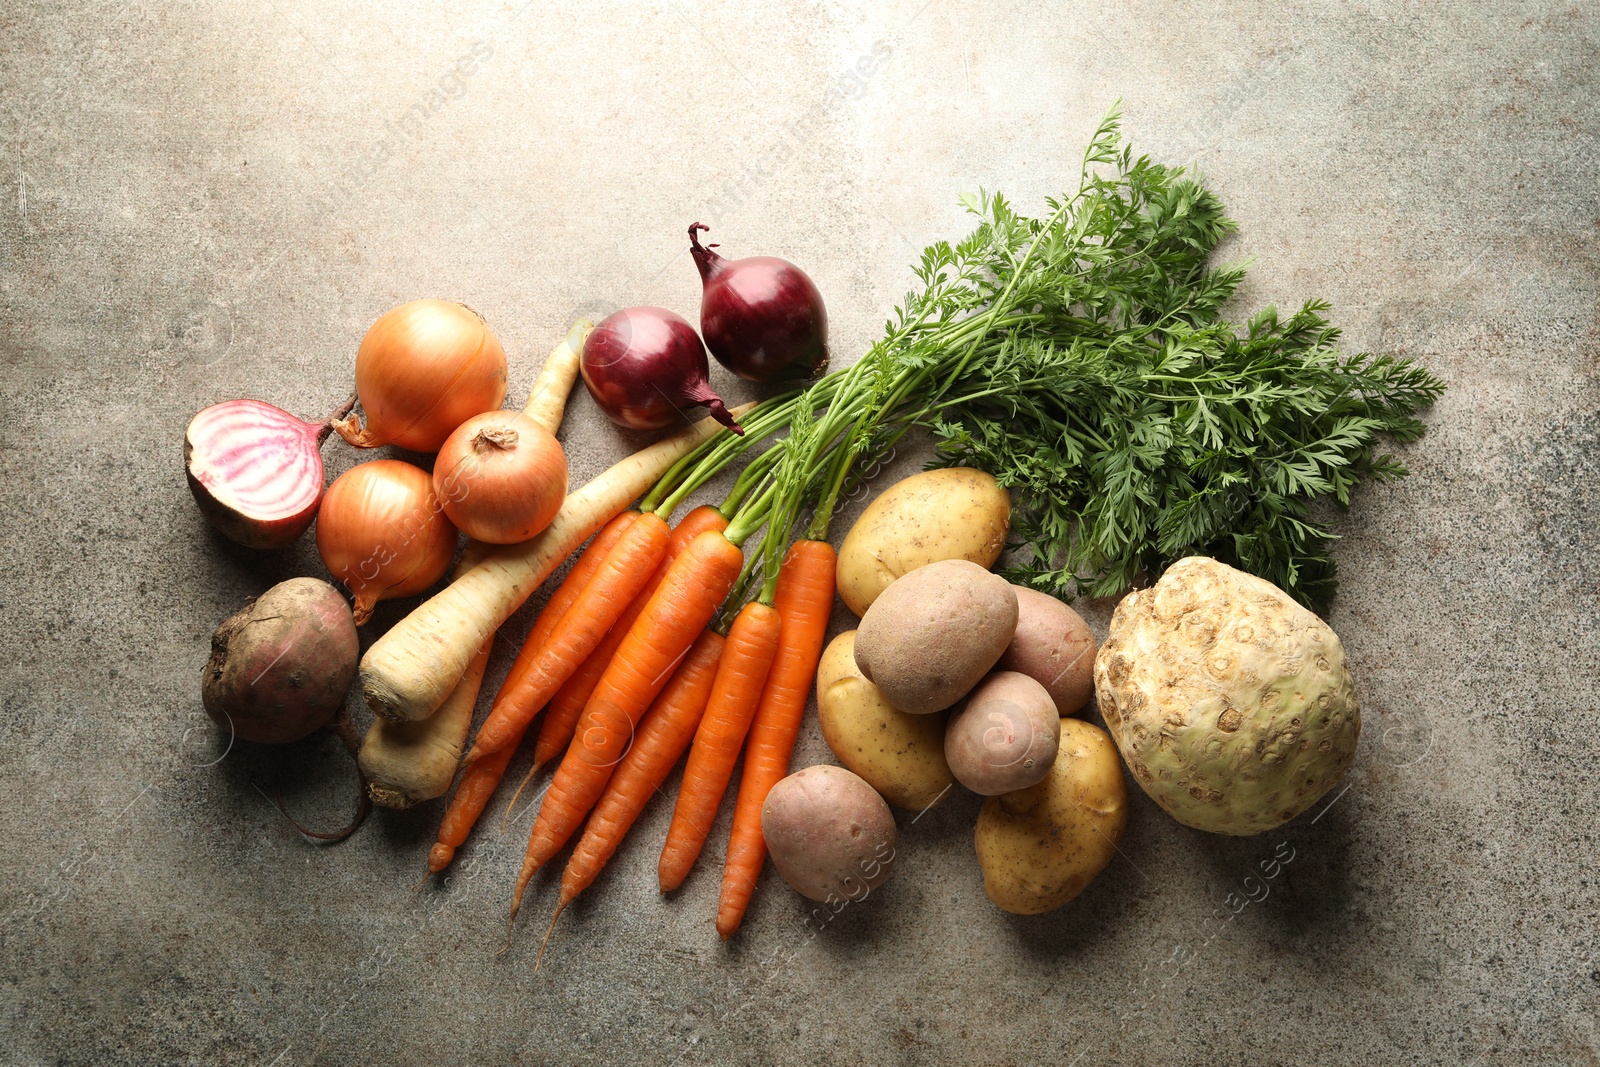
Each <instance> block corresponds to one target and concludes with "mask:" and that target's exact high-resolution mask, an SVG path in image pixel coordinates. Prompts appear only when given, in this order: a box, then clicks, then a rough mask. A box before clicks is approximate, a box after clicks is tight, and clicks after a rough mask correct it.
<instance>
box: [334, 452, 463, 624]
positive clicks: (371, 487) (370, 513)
mask: <svg viewBox="0 0 1600 1067" xmlns="http://www.w3.org/2000/svg"><path fill="white" fill-rule="evenodd" d="M455 550H456V528H455V526H454V525H452V524H451V522H450V520H449V519H448V518H446V517H445V514H444V510H443V508H442V507H441V506H440V504H439V498H438V497H437V496H435V495H434V492H433V479H432V477H430V476H429V474H428V472H427V471H425V470H423V469H422V468H421V467H418V466H415V465H413V464H410V463H406V462H403V461H402V460H398V459H377V460H373V461H371V462H370V463H361V464H358V465H356V466H354V467H351V468H350V469H349V470H347V471H345V472H344V473H343V474H341V475H340V476H339V477H338V478H336V479H334V483H333V484H332V485H330V486H329V487H328V492H327V495H326V496H324V497H323V501H322V508H321V510H320V511H319V512H318V514H317V551H318V553H320V554H321V556H322V563H323V565H324V566H326V567H327V568H328V571H329V572H330V573H331V574H332V575H333V576H334V577H335V578H337V579H339V581H341V582H343V583H344V585H345V588H347V589H349V590H350V595H351V596H352V597H354V599H355V619H356V625H357V626H361V625H363V624H365V623H366V621H367V620H368V619H369V618H371V617H372V609H373V607H374V606H375V605H376V604H377V603H378V601H380V600H389V599H391V598H393V597H401V596H410V595H411V594H413V593H420V592H422V591H423V590H424V589H426V588H428V587H429V586H430V585H432V584H433V583H434V582H437V581H438V580H439V579H440V578H442V577H444V572H445V571H446V570H448V569H449V567H450V559H451V557H452V556H454V555H455Z"/></svg>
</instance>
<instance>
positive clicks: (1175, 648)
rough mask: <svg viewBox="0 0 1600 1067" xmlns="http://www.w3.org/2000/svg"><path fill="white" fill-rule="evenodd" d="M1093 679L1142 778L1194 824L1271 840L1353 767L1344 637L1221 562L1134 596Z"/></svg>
mask: <svg viewBox="0 0 1600 1067" xmlns="http://www.w3.org/2000/svg"><path fill="white" fill-rule="evenodd" d="M1094 676H1095V695H1096V699H1097V700H1098V701H1099V704H1100V714H1101V715H1102V716H1104V718H1105V720H1106V726H1107V727H1108V728H1109V729H1110V731H1111V736H1112V737H1114V738H1115V739H1116V742H1117V747H1118V748H1120V749H1121V750H1122V758H1123V759H1125V760H1127V762H1128V769H1129V770H1130V771H1132V772H1133V777H1134V781H1136V782H1138V783H1139V785H1140V786H1141V787H1142V788H1143V789H1144V791H1145V792H1146V793H1149V794H1150V798H1151V799H1152V800H1154V801H1155V802H1156V803H1157V804H1160V805H1161V806H1162V807H1163V808H1164V809H1166V811H1167V813H1168V814H1169V815H1171V816H1172V817H1173V818H1175V819H1177V820H1178V821H1179V822H1181V823H1183V824H1184V825H1185V826H1192V827H1194V828H1196V829H1198V830H1209V831H1211V832H1212V833H1218V834H1234V835H1239V836H1243V835H1246V834H1258V833H1261V832H1262V831H1264V830H1270V829H1272V828H1273V827H1275V826H1279V825H1281V824H1283V823H1286V822H1288V821H1289V820H1290V819H1292V818H1294V817H1295V816H1296V815H1298V814H1300V813H1301V812H1302V811H1305V810H1306V809H1307V808H1309V807H1310V806H1311V805H1313V804H1315V803H1316V802H1317V801H1318V800H1319V799H1320V798H1321V797H1322V796H1323V795H1324V794H1326V793H1327V792H1328V790H1330V789H1332V788H1333V786H1334V783H1336V782H1338V780H1339V779H1340V777H1341V776H1343V774H1344V772H1345V771H1346V770H1347V769H1348V768H1349V766H1350V762H1351V760H1353V759H1354V758H1355V753H1356V740H1357V738H1358V737H1359V736H1360V734H1361V709H1360V707H1359V705H1358V703H1357V701H1356V689H1355V681H1354V680H1353V679H1352V678H1351V677H1350V670H1349V668H1348V667H1347V666H1346V665H1345V658H1344V647H1343V646H1342V645H1341V644H1340V643H1339V638H1338V635H1336V634H1335V633H1334V632H1333V630H1332V629H1331V628H1329V626H1328V624H1327V623H1325V622H1323V621H1322V620H1321V619H1319V618H1317V617H1316V616H1315V615H1313V614H1312V613H1311V612H1309V611H1307V610H1306V609H1305V608H1303V607H1301V606H1300V605H1299V604H1297V603H1295V602H1294V600H1292V599H1290V597H1289V595H1288V594H1287V593H1285V592H1283V590H1281V589H1279V588H1278V587H1277V586H1275V585H1273V584H1272V583H1271V582H1268V581H1265V580H1263V579H1261V578H1257V577H1256V576H1254V575H1252V574H1246V573H1244V572H1243V571H1240V570H1235V569H1234V568H1232V567H1230V566H1228V565H1227V564H1225V563H1221V562H1218V561H1217V560H1214V559H1208V558H1206V557H1204V556H1190V557H1189V558H1187V559H1181V560H1179V561H1178V562H1176V563H1174V564H1173V565H1172V566H1170V567H1168V568H1167V570H1166V573H1165V574H1163V575H1162V576H1161V580H1160V581H1158V582H1156V584H1155V585H1154V586H1152V587H1150V588H1149V589H1141V590H1139V591H1137V592H1134V593H1129V594H1128V595H1127V596H1126V597H1124V598H1123V600H1122V603H1120V604H1118V605H1117V610H1116V613H1115V614H1114V615H1113V616H1112V618H1111V633H1110V636H1109V637H1108V638H1107V640H1106V643H1105V645H1104V646H1103V647H1102V648H1101V649H1100V654H1099V656H1098V657H1096V660H1095V669H1094Z"/></svg>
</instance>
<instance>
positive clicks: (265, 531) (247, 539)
mask: <svg viewBox="0 0 1600 1067" xmlns="http://www.w3.org/2000/svg"><path fill="white" fill-rule="evenodd" d="M322 436H323V426H321V425H318V424H316V423H309V422H306V421H305V420H303V419H298V418H295V417H294V416H293V415H291V414H289V413H288V412H287V411H284V410H283V409H282V408H279V407H274V406H273V405H271V404H268V403H265V402H263V401H260V400H225V401H223V402H222V403H220V404H212V405H211V406H210V407H208V408H205V409H203V410H202V411H200V412H199V413H198V414H197V415H195V417H194V418H193V419H190V420H189V427H188V429H187V430H186V431H185V433H184V437H183V462H184V469H185V473H186V475H187V478H188V482H189V491H190V492H192V493H193V494H194V499H195V503H197V504H198V505H200V514H202V515H203V516H205V519H206V521H207V522H209V523H210V524H211V525H212V526H214V527H216V528H217V529H218V530H220V531H221V532H222V533H223V534H224V535H226V536H227V537H228V538H229V539H230V540H232V541H237V542H238V543H239V544H241V545H244V546H246V547H248V548H264V549H270V548H282V547H283V546H284V545H287V544H289V543H290V542H291V541H293V540H294V539H295V538H297V537H299V536H300V535H301V534H303V533H305V532H306V528H307V527H309V526H310V525H311V520H312V519H314V518H316V516H317V505H318V504H320V503H321V502H322V491H323V487H324V485H325V484H326V476H325V475H324V473H323V467H322V452H321V451H320V446H321V439H322Z"/></svg>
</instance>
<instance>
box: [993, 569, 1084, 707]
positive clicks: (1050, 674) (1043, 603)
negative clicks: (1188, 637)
mask: <svg viewBox="0 0 1600 1067" xmlns="http://www.w3.org/2000/svg"><path fill="white" fill-rule="evenodd" d="M1012 588H1013V589H1015V590H1016V591H1017V632H1016V633H1015V634H1014V635H1013V636H1012V638H1011V644H1010V645H1009V646H1007V648H1006V651H1005V655H1003V656H1001V657H1000V662H999V663H997V664H995V666H996V667H997V668H998V669H1000V670H1005V671H1019V672H1021V673H1022V674H1026V675H1027V676H1028V677H1030V678H1032V679H1033V680H1034V681H1036V682H1038V683H1040V684H1041V685H1043V686H1044V687H1045V689H1046V690H1047V691H1048V692H1049V694H1050V699H1051V700H1053V701H1054V702H1055V705H1056V712H1057V713H1058V714H1061V715H1075V714H1077V713H1078V712H1079V711H1082V710H1083V708H1084V706H1085V705H1086V704H1088V703H1089V698H1090V697H1091V696H1093V695H1094V654H1095V643H1094V633H1093V632H1092V631H1091V630H1090V629H1089V624H1088V623H1086V622H1084V621H1083V617H1082V616H1081V615H1079V614H1078V613H1077V612H1076V611H1073V610H1072V609H1071V608H1070V607H1068V606H1067V605H1066V604H1063V603H1062V602H1061V601H1059V600H1057V599H1056V598H1055V597H1053V596H1050V595H1049V594H1048V593H1041V592H1039V591H1038V590H1037V589H1029V588H1027V587H1025V586H1021V585H1014V586H1012Z"/></svg>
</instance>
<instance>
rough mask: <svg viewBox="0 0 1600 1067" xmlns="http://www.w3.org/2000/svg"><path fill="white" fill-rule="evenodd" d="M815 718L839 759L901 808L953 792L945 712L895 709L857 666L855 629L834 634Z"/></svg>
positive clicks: (820, 675)
mask: <svg viewBox="0 0 1600 1067" xmlns="http://www.w3.org/2000/svg"><path fill="white" fill-rule="evenodd" d="M817 720H818V721H819V722H820V723H821V725H822V737H823V739H824V740H825V741H827V742H828V747H829V748H831V749H833V754H834V755H835V756H837V757H839V762H840V763H842V764H844V765H845V767H847V768H848V769H849V770H851V771H853V772H855V773H856V774H858V775H860V776H861V777H862V779H864V780H865V781H866V783H867V784H868V785H870V786H872V788H874V789H876V790H877V791H878V792H879V793H880V794H882V796H883V799H885V800H887V801H888V802H889V803H890V804H893V805H894V806H895V807H897V808H905V809H906V810H908V811H925V810H927V809H928V808H930V807H932V806H933V805H934V804H936V803H938V802H939V801H941V800H943V799H944V798H945V797H947V796H949V795H950V792H951V789H952V787H954V785H955V782H956V780H955V776H954V775H952V774H951V773H950V765H949V764H948V763H946V762H945V758H944V727H945V716H943V715H907V714H906V713H905V712H903V711H896V710H895V709H894V708H893V707H891V706H890V704H889V702H888V701H887V700H885V699H884V698H883V694H882V693H879V692H878V687H877V686H875V685H873V684H872V683H871V682H870V681H868V680H867V678H866V676H865V675H863V674H862V673H861V671H860V669H859V668H857V667H856V632H855V631H854V630H846V631H845V632H844V633H842V634H840V635H839V636H838V637H835V638H834V639H833V641H832V642H831V643H830V644H829V645H828V647H827V649H826V650H825V651H824V652H823V653H822V661H821V663H819V664H818V665H817Z"/></svg>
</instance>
